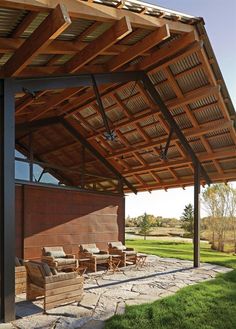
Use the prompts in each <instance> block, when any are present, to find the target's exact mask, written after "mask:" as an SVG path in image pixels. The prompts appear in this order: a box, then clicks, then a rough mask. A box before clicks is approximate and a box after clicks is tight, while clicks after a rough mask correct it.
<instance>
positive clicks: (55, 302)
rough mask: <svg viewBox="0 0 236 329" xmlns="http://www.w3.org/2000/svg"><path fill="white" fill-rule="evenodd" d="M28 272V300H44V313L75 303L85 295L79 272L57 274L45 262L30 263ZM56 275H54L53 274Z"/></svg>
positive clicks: (27, 267)
mask: <svg viewBox="0 0 236 329" xmlns="http://www.w3.org/2000/svg"><path fill="white" fill-rule="evenodd" d="M25 266H26V270H27V287H26V299H27V300H35V299H36V297H40V296H42V297H43V298H44V311H47V310H49V309H51V308H54V307H56V306H59V305H61V304H66V303H70V302H74V301H78V302H79V301H80V300H81V299H82V295H83V277H82V276H78V273H77V272H70V273H62V272H60V273H57V272H56V271H55V270H54V269H52V270H51V269H50V267H49V266H48V264H46V263H43V262H36V261H29V262H27V263H26V264H25ZM53 273H54V274H53Z"/></svg>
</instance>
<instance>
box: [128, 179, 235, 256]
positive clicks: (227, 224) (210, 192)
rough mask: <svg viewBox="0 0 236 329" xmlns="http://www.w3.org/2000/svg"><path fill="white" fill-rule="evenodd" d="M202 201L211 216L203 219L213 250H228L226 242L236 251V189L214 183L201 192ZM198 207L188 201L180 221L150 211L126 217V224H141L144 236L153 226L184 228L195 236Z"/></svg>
mask: <svg viewBox="0 0 236 329" xmlns="http://www.w3.org/2000/svg"><path fill="white" fill-rule="evenodd" d="M201 200H202V204H203V207H204V209H205V212H206V213H207V214H208V216H207V217H205V218H203V219H202V220H201V232H205V233H206V234H204V236H205V237H207V239H208V240H209V242H210V243H211V246H212V249H216V250H219V251H225V247H226V245H229V246H230V249H231V250H233V251H234V253H236V189H235V188H233V186H232V185H230V184H228V185H226V184H214V185H211V186H209V187H207V188H206V189H204V191H203V192H202V194H201ZM193 221H194V209H193V205H192V204H187V205H186V206H185V208H184V209H183V213H182V216H181V218H180V220H178V219H176V218H163V217H161V216H154V215H150V214H147V213H146V212H145V213H144V214H143V215H141V216H138V217H133V218H131V217H130V216H128V217H127V218H126V226H128V227H132V226H133V227H139V233H140V234H142V235H144V239H146V236H147V235H148V234H149V233H150V232H151V230H152V228H153V227H181V228H183V229H184V230H185V232H186V233H187V234H185V236H187V237H193V234H194V229H193Z"/></svg>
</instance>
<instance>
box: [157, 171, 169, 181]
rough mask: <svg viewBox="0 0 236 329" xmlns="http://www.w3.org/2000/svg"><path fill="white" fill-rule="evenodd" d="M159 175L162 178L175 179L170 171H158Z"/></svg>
mask: <svg viewBox="0 0 236 329" xmlns="http://www.w3.org/2000/svg"><path fill="white" fill-rule="evenodd" d="M157 176H158V177H160V179H161V180H167V179H171V180H173V176H172V175H171V173H170V172H169V171H159V172H157Z"/></svg>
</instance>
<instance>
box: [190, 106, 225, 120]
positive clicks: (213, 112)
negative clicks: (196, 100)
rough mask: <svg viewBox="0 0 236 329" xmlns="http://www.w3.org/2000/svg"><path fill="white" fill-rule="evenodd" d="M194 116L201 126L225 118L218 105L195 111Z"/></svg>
mask: <svg viewBox="0 0 236 329" xmlns="http://www.w3.org/2000/svg"><path fill="white" fill-rule="evenodd" d="M194 115H195V117H196V119H197V121H198V123H200V124H202V123H205V122H209V121H214V120H218V119H221V118H223V114H222V111H221V110H220V108H219V106H218V105H217V104H216V105H214V106H213V107H212V106H211V107H209V108H203V109H202V110H200V109H198V110H197V111H194Z"/></svg>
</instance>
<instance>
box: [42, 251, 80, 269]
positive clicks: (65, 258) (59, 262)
mask: <svg viewBox="0 0 236 329" xmlns="http://www.w3.org/2000/svg"><path fill="white" fill-rule="evenodd" d="M41 260H42V262H44V263H47V264H48V265H49V266H50V267H53V268H55V269H56V270H57V271H64V270H72V271H75V270H76V268H77V267H78V261H77V259H76V258H75V255H71V254H66V253H65V251H64V250H63V247H59V246H58V247H44V248H43V249H42V257H41Z"/></svg>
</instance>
